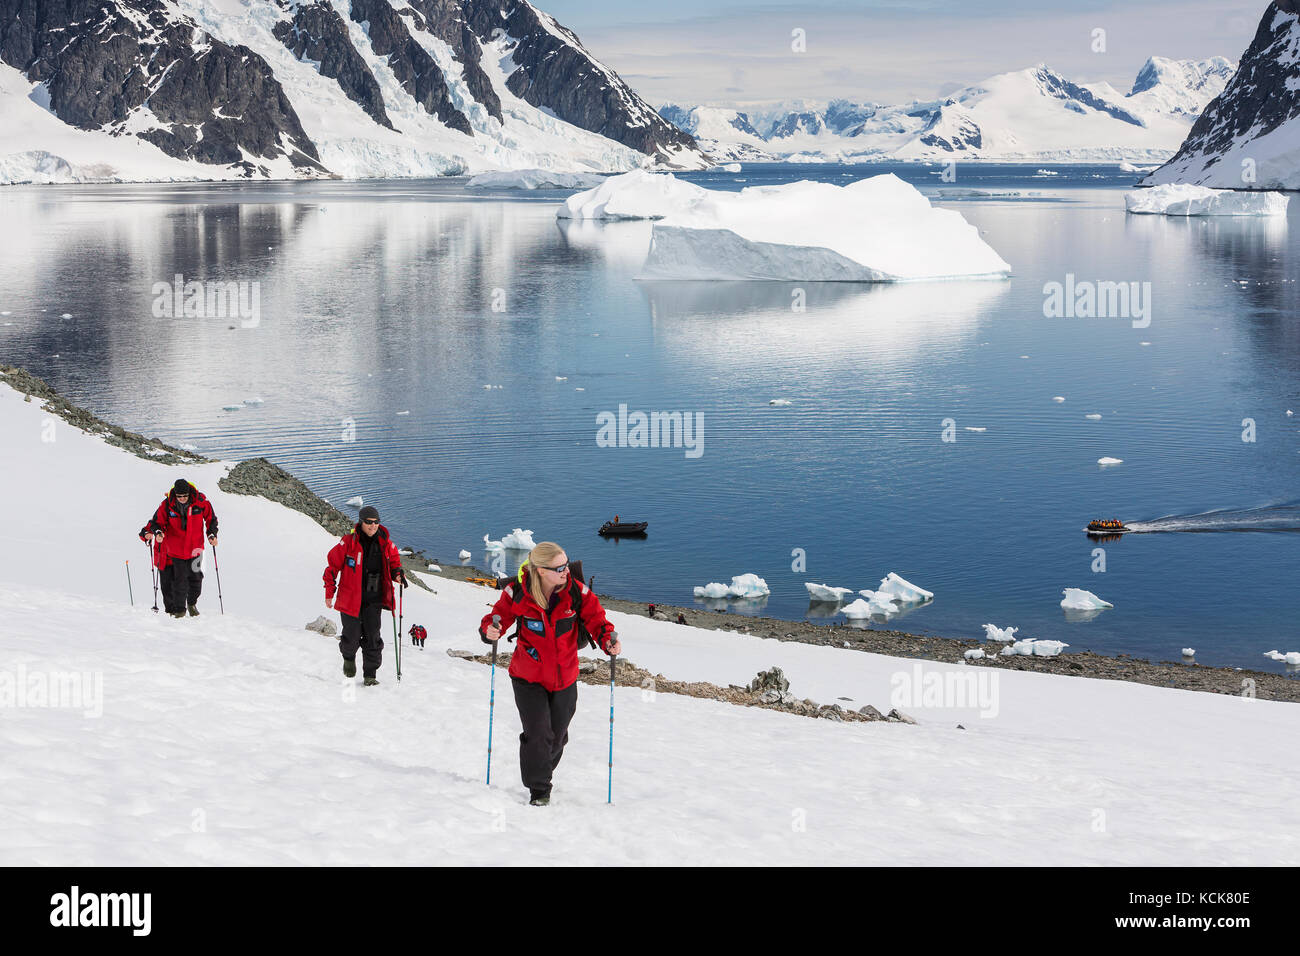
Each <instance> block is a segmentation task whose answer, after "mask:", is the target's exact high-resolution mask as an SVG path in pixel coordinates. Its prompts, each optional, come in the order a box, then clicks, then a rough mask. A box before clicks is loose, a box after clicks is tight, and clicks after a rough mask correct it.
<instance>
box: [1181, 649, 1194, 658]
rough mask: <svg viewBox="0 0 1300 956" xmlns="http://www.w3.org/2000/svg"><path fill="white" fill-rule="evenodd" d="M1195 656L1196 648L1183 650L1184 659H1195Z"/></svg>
mask: <svg viewBox="0 0 1300 956" xmlns="http://www.w3.org/2000/svg"><path fill="white" fill-rule="evenodd" d="M1195 656H1196V648H1194V647H1184V648H1183V657H1195Z"/></svg>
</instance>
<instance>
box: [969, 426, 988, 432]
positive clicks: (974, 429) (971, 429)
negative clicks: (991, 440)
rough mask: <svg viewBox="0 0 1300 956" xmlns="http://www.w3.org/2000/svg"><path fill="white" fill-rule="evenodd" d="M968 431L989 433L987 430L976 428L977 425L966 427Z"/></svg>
mask: <svg viewBox="0 0 1300 956" xmlns="http://www.w3.org/2000/svg"><path fill="white" fill-rule="evenodd" d="M966 430H967V431H968V432H986V431H988V429H987V428H982V427H976V426H975V425H967V426H966Z"/></svg>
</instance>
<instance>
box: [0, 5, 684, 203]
mask: <svg viewBox="0 0 1300 956" xmlns="http://www.w3.org/2000/svg"><path fill="white" fill-rule="evenodd" d="M0 129H3V134H2V139H0V181H10V182H12V181H15V180H21V179H23V178H24V177H26V178H28V179H34V180H36V181H51V180H54V181H59V180H71V181H75V180H78V179H83V180H84V179H131V178H140V179H172V178H175V179H187V178H196V177H197V178H205V179H219V178H240V177H250V178H271V177H273V178H284V177H301V176H330V175H333V176H343V177H362V176H419V175H445V174H449V173H459V172H477V171H480V170H491V169H502V168H519V167H540V168H562V169H590V170H594V171H616V170H628V169H634V168H637V167H639V166H643V165H654V164H657V165H659V166H661V167H664V168H690V167H698V166H700V165H702V164H703V163H704V159H703V156H702V154H701V153H700V151H699V150H698V148H697V147H696V145H695V142H694V140H693V139H692V137H691V136H690V135H689V134H687V133H685V132H683V131H682V130H680V129H679V128H677V127H675V126H673V125H671V124H670V123H668V122H666V121H665V120H663V119H662V118H661V117H660V116H659V115H658V114H657V113H656V112H655V111H654V109H653V108H651V107H650V105H649V104H647V103H646V102H645V101H644V100H642V99H641V97H640V96H638V95H637V94H636V93H635V92H634V91H633V90H632V89H631V88H630V87H629V86H628V85H627V84H626V83H624V82H623V81H622V80H621V79H620V78H619V77H618V75H617V74H616V73H614V71H613V70H611V69H609V68H608V67H606V66H604V65H603V64H601V63H600V61H599V60H597V59H596V58H595V57H594V56H593V55H592V54H591V53H590V52H588V51H587V49H586V48H585V47H584V46H583V45H582V43H581V41H580V40H579V39H578V37H577V36H576V35H575V34H574V33H573V32H572V31H570V30H568V29H566V28H565V27H563V26H561V25H560V24H559V23H557V22H556V21H555V19H554V18H553V17H551V16H550V15H548V14H546V13H544V12H542V11H541V10H539V9H537V8H536V7H534V6H533V5H532V4H530V3H528V2H527V0H305V2H303V0H0Z"/></svg>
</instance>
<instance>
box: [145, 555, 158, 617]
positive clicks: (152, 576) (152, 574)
mask: <svg viewBox="0 0 1300 956" xmlns="http://www.w3.org/2000/svg"><path fill="white" fill-rule="evenodd" d="M144 544H145V547H147V548H148V549H149V580H150V581H152V582H153V612H154V613H155V614H157V613H158V568H157V567H156V566H155V565H156V564H157V561H156V560H155V557H156V553H155V551H154V544H153V535H150V536H149V540H148V541H146V542H145V543H144Z"/></svg>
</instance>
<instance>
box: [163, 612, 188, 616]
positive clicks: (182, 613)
mask: <svg viewBox="0 0 1300 956" xmlns="http://www.w3.org/2000/svg"><path fill="white" fill-rule="evenodd" d="M167 613H168V614H170V615H171V616H172V617H184V616H185V612H184V611H168V612H167Z"/></svg>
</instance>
